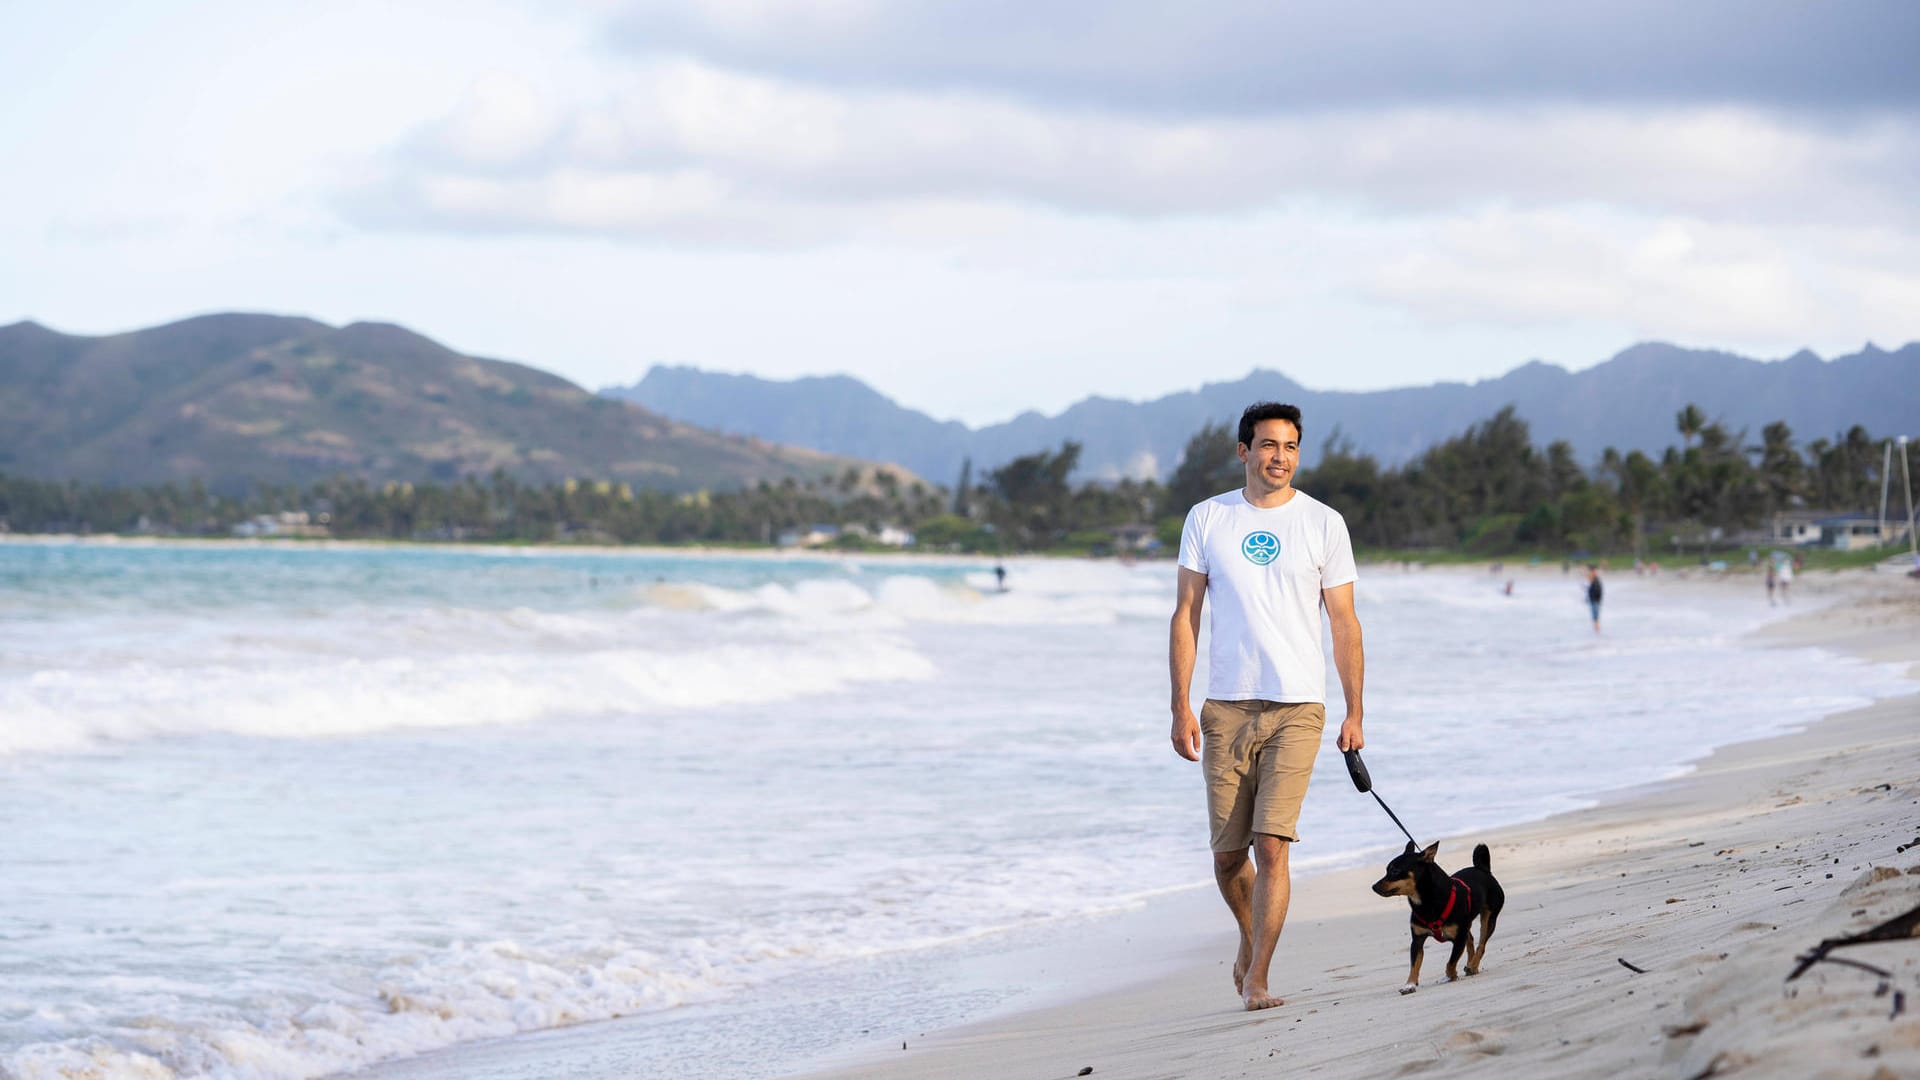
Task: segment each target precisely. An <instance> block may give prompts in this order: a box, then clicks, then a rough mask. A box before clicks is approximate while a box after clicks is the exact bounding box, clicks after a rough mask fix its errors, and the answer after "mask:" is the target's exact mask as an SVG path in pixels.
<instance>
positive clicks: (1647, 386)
mask: <svg viewBox="0 0 1920 1080" xmlns="http://www.w3.org/2000/svg"><path fill="white" fill-rule="evenodd" d="M1908 348H1909V349H1913V350H1915V351H1916V352H1920V345H1915V346H1908ZM1812 355H1813V354H1811V353H1809V352H1805V351H1803V352H1801V353H1799V354H1796V361H1798V360H1799V358H1801V357H1811V356H1812ZM1883 355H1884V354H1882V353H1880V352H1879V350H1877V349H1872V348H1871V347H1870V348H1869V349H1867V350H1863V352H1862V353H1861V354H1860V356H1859V357H1855V358H1845V357H1843V358H1840V359H1836V360H1834V361H1821V362H1820V363H1818V364H1817V365H1808V364H1805V363H1803V362H1795V363H1769V362H1763V361H1758V360H1751V359H1748V358H1745V357H1741V356H1737V355H1735V354H1733V353H1728V352H1722V351H1717V350H1711V349H1690V348H1686V347H1684V346H1680V345H1675V344H1672V343H1670V342H1664V341H1644V342H1639V343H1637V344H1634V345H1631V346H1629V347H1627V348H1625V349H1622V350H1621V351H1620V352H1619V353H1617V354H1616V355H1614V356H1613V357H1612V358H1611V359H1608V360H1605V361H1602V362H1601V363H1599V364H1597V365H1594V366H1593V367H1590V368H1586V369H1583V370H1581V371H1578V372H1574V371H1570V370H1569V369H1567V368H1566V367H1563V366H1561V365H1559V364H1555V363H1550V362H1548V361H1546V360H1542V359H1538V358H1535V359H1531V360H1528V361H1527V362H1526V363H1524V364H1521V365H1520V366H1518V367H1516V368H1514V369H1512V370H1510V371H1508V372H1506V373H1504V374H1502V375H1499V376H1496V377H1493V378H1487V379H1481V380H1478V381H1476V382H1473V383H1471V384H1469V383H1463V382H1441V383H1435V384H1432V385H1429V386H1423V387H1403V388H1398V389H1392V390H1381V391H1316V390H1309V389H1307V388H1306V387H1304V386H1302V385H1300V384H1299V383H1298V382H1296V381H1294V380H1293V379H1292V378H1290V377H1288V376H1287V375H1285V374H1284V373H1282V372H1280V371H1276V370H1273V369H1271V368H1255V369H1253V370H1251V371H1249V372H1248V373H1247V374H1246V375H1245V376H1243V377H1241V378H1239V379H1236V380H1233V381H1230V382H1209V383H1205V384H1203V385H1201V386H1200V387H1199V388H1198V389H1195V390H1185V391H1180V392H1177V393H1172V394H1167V395H1165V396H1163V397H1160V398H1156V399H1153V400H1150V401H1126V400H1122V399H1119V398H1114V397H1109V396H1107V395H1104V394H1096V395H1092V396H1089V397H1086V398H1083V399H1081V400H1080V401H1078V402H1075V403H1074V404H1073V405H1071V406H1069V407H1068V408H1066V409H1064V410H1062V411H1060V412H1058V413H1055V414H1052V415H1048V414H1045V413H1042V412H1040V411H1038V410H1032V409H1029V410H1026V411H1023V412H1021V413H1020V414H1019V415H1017V416H1015V417H1013V418H1012V419H1010V420H1007V421H1005V422H1003V423H999V424H990V425H987V426H985V427H981V428H978V429H972V428H968V427H966V426H965V425H962V424H959V423H955V422H947V423H945V424H942V423H939V422H937V421H934V420H933V419H932V418H930V417H928V416H926V415H925V414H923V413H919V412H916V411H914V410H911V409H906V408H903V407H901V406H899V405H897V404H895V403H894V402H892V401H891V400H889V399H888V398H886V397H885V396H884V395H881V394H880V393H879V392H877V391H875V390H874V389H873V388H871V387H869V386H867V385H866V384H865V383H862V382H860V381H859V380H857V379H851V378H847V377H844V376H842V377H835V378H834V379H833V380H831V381H829V380H825V379H819V380H804V379H803V380H793V381H789V382H776V381H771V380H763V379H756V378H754V377H752V376H733V375H718V374H711V373H705V372H701V371H699V370H698V369H695V368H687V367H682V368H675V369H672V370H673V377H672V378H671V379H670V380H669V379H656V378H655V376H656V374H657V373H658V372H659V371H660V369H658V368H656V369H654V371H651V372H649V373H648V376H647V378H646V379H643V380H642V381H641V382H640V383H639V384H636V385H635V386H634V387H631V388H628V389H624V390H621V389H613V390H608V391H603V393H608V394H610V395H614V396H620V397H626V398H629V399H630V400H635V401H639V402H641V403H642V404H644V405H646V406H648V407H649V408H652V409H654V410H655V411H657V412H660V413H664V414H665V415H668V416H675V417H680V418H682V419H686V420H688V421H690V422H693V423H704V424H708V425H710V426H719V427H728V426H730V425H746V426H748V427H750V428H752V429H753V430H755V431H758V432H760V433H762V434H765V435H766V436H768V437H770V438H776V439H781V440H783V441H787V442H793V443H798V444H800V445H803V446H812V447H815V448H816V449H823V450H832V451H834V452H837V453H845V454H854V455H857V456H861V457H873V458H880V459H885V460H894V461H899V462H901V463H902V464H904V465H906V466H907V467H908V468H910V469H913V470H914V471H915V472H917V473H919V474H921V475H923V476H929V477H933V478H935V479H938V480H946V481H949V482H950V481H951V479H952V478H953V477H956V476H957V475H958V473H959V469H960V462H961V461H962V460H963V459H970V460H971V461H972V463H973V469H974V476H975V477H976V478H979V477H984V476H985V475H986V473H987V472H988V471H990V470H991V469H993V468H996V467H998V466H999V465H1002V464H1004V463H1006V462H1007V461H1009V460H1011V459H1012V458H1014V457H1018V456H1021V455H1024V454H1031V453H1035V452H1037V451H1040V450H1051V449H1053V448H1055V447H1058V446H1059V445H1060V443H1061V442H1063V441H1065V440H1068V439H1071V440H1073V441H1076V442H1079V443H1080V444H1081V445H1082V448H1083V449H1082V454H1081V469H1080V474H1079V475H1080V478H1081V479H1091V478H1102V477H1106V478H1117V477H1121V476H1135V475H1140V470H1141V469H1142V468H1148V469H1151V470H1153V471H1154V472H1156V473H1158V474H1159V475H1163V476H1164V475H1165V474H1167V473H1168V472H1169V471H1171V470H1172V469H1173V468H1174V466H1175V465H1176V464H1177V463H1178V462H1179V460H1180V455H1181V453H1182V452H1183V451H1184V449H1185V447H1186V443H1187V440H1188V439H1190V438H1191V437H1192V436H1193V434H1194V433H1195V432H1197V431H1199V430H1200V428H1201V427H1202V426H1203V425H1205V424H1207V423H1209V422H1212V423H1227V424H1230V423H1232V422H1233V421H1234V420H1235V419H1236V418H1237V417H1238V416H1239V414H1240V411H1241V410H1242V409H1244V408H1245V407H1246V406H1247V405H1248V404H1250V403H1251V402H1253V401H1255V400H1279V401H1286V402H1290V403H1292V404H1296V405H1299V406H1300V407H1301V408H1302V410H1303V411H1304V414H1305V415H1304V421H1305V426H1306V429H1307V432H1308V435H1309V443H1310V451H1317V450H1318V448H1319V446H1320V442H1319V437H1320V435H1319V433H1322V432H1329V431H1333V430H1335V429H1338V430H1339V431H1340V432H1341V433H1342V435H1343V436H1345V437H1346V438H1348V439H1350V440H1351V442H1352V445H1353V446H1354V447H1355V448H1356V449H1358V450H1360V451H1362V452H1365V453H1370V454H1373V455H1374V456H1376V457H1377V458H1379V459H1381V460H1382V461H1383V462H1385V463H1388V464H1396V463H1399V462H1402V461H1405V460H1407V459H1408V458H1411V457H1413V456H1414V455H1416V454H1418V453H1420V452H1422V451H1424V450H1425V449H1426V448H1427V447H1429V446H1431V445H1433V444H1434V443H1436V442H1439V441H1441V440H1443V439H1446V438H1450V437H1452V436H1454V435H1458V434H1459V433H1460V432H1462V431H1465V430H1466V429H1467V427H1468V426H1469V425H1472V424H1475V423H1478V422H1480V421H1482V420H1486V419H1488V418H1489V417H1491V416H1493V415H1494V414H1495V413H1496V412H1498V411H1499V410H1500V409H1501V408H1503V407H1506V406H1508V405H1512V406H1514V407H1515V408H1516V410H1517V411H1518V414H1519V416H1520V417H1521V418H1522V419H1524V420H1526V421H1527V422H1528V423H1529V425H1530V426H1531V428H1532V432H1533V437H1534V439H1535V440H1536V441H1537V442H1540V443H1542V444H1544V443H1547V442H1551V441H1553V440H1556V439H1566V440H1567V441H1568V442H1570V443H1571V444H1572V445H1573V446H1574V449H1575V452H1576V453H1577V454H1579V455H1580V456H1581V458H1582V459H1583V460H1593V459H1597V458H1598V456H1599V454H1600V452H1601V451H1602V450H1603V449H1604V448H1606V447H1608V446H1613V447H1616V448H1619V449H1622V450H1626V449H1640V450H1647V451H1658V450H1661V449H1664V448H1665V447H1666V446H1667V445H1669V444H1670V443H1671V442H1672V441H1673V433H1672V427H1673V414H1674V413H1675V412H1676V411H1677V410H1678V409H1680V408H1681V407H1683V406H1684V405H1686V404H1687V403H1688V402H1693V403H1695V404H1698V405H1699V406H1700V407H1701V408H1703V409H1705V410H1707V411H1708V413H1709V414H1710V415H1713V416H1716V417H1722V418H1724V420H1725V421H1726V422H1727V423H1729V424H1731V425H1733V426H1736V427H1738V426H1748V427H1752V428H1753V429H1754V430H1758V428H1759V426H1760V425H1763V424H1765V423H1769V422H1771V421H1773V420H1776V419H1786V420H1787V421H1788V422H1789V424H1790V425H1792V426H1793V427H1794V428H1795V430H1802V429H1804V430H1808V431H1815V432H1824V431H1827V430H1830V429H1838V430H1844V429H1845V428H1846V427H1848V426H1850V425H1851V424H1853V423H1866V424H1867V425H1868V427H1869V428H1870V429H1874V430H1878V429H1881V428H1886V429H1889V430H1891V429H1892V428H1894V427H1897V426H1899V423H1898V422H1897V421H1896V420H1894V419H1893V414H1894V412H1895V411H1896V410H1895V406H1896V404H1897V403H1898V402H1900V401H1904V400H1909V399H1910V398H1911V396H1912V391H1911V388H1910V386H1906V385H1902V381H1901V380H1900V379H1899V378H1897V376H1896V375H1895V374H1893V373H1891V372H1890V370H1889V369H1890V368H1891V367H1892V366H1893V365H1892V364H1889V363H1886V362H1881V363H1877V364H1875V363H1868V364H1862V363H1858V362H1857V361H1858V360H1861V359H1866V360H1873V359H1875V358H1876V357H1880V356H1883ZM1815 359H1817V357H1816V358H1815ZM1849 359H1852V360H1854V361H1856V362H1853V363H1849V362H1848V361H1849ZM1911 377H1912V376H1911V373H1908V375H1907V376H1906V378H1907V380H1910V379H1911ZM843 379H844V380H845V381H844V382H843V381H841V380H843ZM669 383H671V385H669ZM1843 420H1844V422H1842V421H1843ZM1312 457H1313V454H1312V453H1311V452H1310V453H1309V455H1308V458H1309V460H1308V462H1307V464H1309V465H1311V464H1312ZM1143 463H1150V464H1144V465H1143Z"/></svg>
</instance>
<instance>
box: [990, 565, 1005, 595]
mask: <svg viewBox="0 0 1920 1080" xmlns="http://www.w3.org/2000/svg"><path fill="white" fill-rule="evenodd" d="M993 583H994V587H995V588H997V589H999V590H1000V591H1001V592H1006V591H1007V568H1006V567H1004V566H1002V565H1000V564H999V563H994V564H993Z"/></svg>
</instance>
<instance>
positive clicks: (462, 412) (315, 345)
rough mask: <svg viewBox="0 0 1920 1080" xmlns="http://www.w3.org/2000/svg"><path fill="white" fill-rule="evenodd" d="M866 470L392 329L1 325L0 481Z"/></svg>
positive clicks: (221, 487)
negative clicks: (88, 330) (2, 476)
mask: <svg viewBox="0 0 1920 1080" xmlns="http://www.w3.org/2000/svg"><path fill="white" fill-rule="evenodd" d="M850 466H852V467H858V468H861V469H862V470H865V469H867V468H869V467H871V466H870V463H867V462H863V461H858V460H856V459H853V458H848V457H843V456H839V455H834V454H829V453H823V452H820V451H815V450H807V449H801V448H797V447H791V446H781V445H776V444H772V443H768V442H765V441H762V440H759V439H754V438H748V437H742V436H734V435H723V434H719V433H716V432H712V431H708V430H706V429H703V428H700V427H696V426H694V425H692V424H688V423H684V422H680V421H675V420H669V419H667V418H665V417H662V416H660V415H659V414H657V413H654V412H651V411H649V410H647V409H645V408H643V407H641V406H638V405H634V404H631V403H627V402H619V401H614V400H611V399H609V398H605V397H601V396H598V395H595V394H592V393H589V392H588V391H586V390H584V389H582V388H581V387H579V386H576V385H574V384H573V383H571V382H568V381H567V380H565V379H563V378H560V377H559V376H557V375H552V374H549V373H547V372H543V371H539V370H536V369H534V368H531V367H528V366H526V365H524V364H516V363H511V362H508V361H502V360H489V359H482V358H479V357H472V356H466V355H463V354H461V353H457V352H455V351H453V350H451V349H448V348H447V347H445V346H443V345H441V344H439V343H438V342H435V341H433V340H432V339H430V338H427V337H424V336H422V335H420V334H417V333H414V332H413V331H411V330H408V329H406V328H404V327H400V326H394V325H391V324H386V323H370V322H360V323H353V324H350V325H348V326H343V327H332V326H329V325H327V324H325V323H321V322H317V321H315V320H312V319H307V318H300V317H295V316H280V315H261V314H219V315H205V316H199V317H196V318H191V319H185V320H182V321H180V322H175V323H169V324H167V325H164V326H158V327H153V328H150V329H145V330H136V331H132V332H129V333H124V334H113V335H108V336H103V337H82V336H77V335H70V334H62V333H59V332H57V331H54V330H50V329H48V328H46V327H44V326H41V325H39V324H38V323H34V322H20V323H15V324H13V325H11V326H5V327H0V471H4V472H10V473H15V474H18V475H22V476H30V477H36V478H43V479H62V480H76V481H82V482H88V483H102V484H110V485H133V484H155V483H166V482H178V483H185V482H189V481H192V480H196V479H198V480H201V481H203V482H204V483H205V484H206V485H207V486H208V487H209V488H210V489H212V490H214V491H221V492H238V491H244V490H247V489H249V488H251V487H253V486H254V485H256V484H260V483H271V484H284V483H296V484H305V483H311V482H313V481H316V480H321V479H325V478H327V477H331V476H336V475H340V474H346V475H349V476H356V477H362V478H365V479H368V480H371V481H376V482H378V481H388V480H392V481H415V480H437V481H442V482H446V481H452V480H457V479H459V478H460V477H463V476H486V475H489V474H491V473H493V472H494V471H495V470H503V471H505V472H506V473H508V474H509V475H512V476H514V477H516V478H518V479H521V480H525V481H530V482H553V481H558V480H563V479H566V478H569V477H578V478H583V479H586V478H591V479H596V480H610V481H616V482H626V483H631V484H633V485H635V486H638V487H645V488H653V489H663V490H668V491H696V490H723V489H729V488H737V487H741V486H745V485H750V484H754V483H758V482H759V481H761V480H767V481H770V482H774V483H778V482H779V481H781V480H783V479H785V478H788V477H792V478H794V479H796V480H806V479H813V478H818V477H821V476H823V475H826V474H829V473H833V474H839V473H842V472H844V470H845V469H847V468H848V467H850Z"/></svg>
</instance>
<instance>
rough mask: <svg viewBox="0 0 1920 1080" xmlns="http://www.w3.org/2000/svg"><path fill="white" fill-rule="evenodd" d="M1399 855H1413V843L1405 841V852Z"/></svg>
mask: <svg viewBox="0 0 1920 1080" xmlns="http://www.w3.org/2000/svg"><path fill="white" fill-rule="evenodd" d="M1400 854H1402V855H1411V854H1413V841H1411V840H1409V841H1407V850H1405V851H1403V852H1401V853H1400Z"/></svg>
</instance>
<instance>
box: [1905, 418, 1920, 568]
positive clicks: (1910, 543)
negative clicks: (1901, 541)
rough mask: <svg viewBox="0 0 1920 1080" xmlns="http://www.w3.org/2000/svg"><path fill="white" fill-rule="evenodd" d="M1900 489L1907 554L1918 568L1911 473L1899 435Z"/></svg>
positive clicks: (1919, 552) (1919, 547) (1919, 556)
mask: <svg viewBox="0 0 1920 1080" xmlns="http://www.w3.org/2000/svg"><path fill="white" fill-rule="evenodd" d="M1900 480H1901V484H1900V489H1901V490H1902V491H1905V492H1906V493H1907V554H1908V555H1909V556H1911V557H1912V558H1913V568H1914V569H1915V570H1920V546H1917V545H1920V541H1917V540H1915V538H1914V535H1913V474H1912V473H1911V472H1909V471H1908V469H1907V437H1906V436H1905V435H1902V436H1900Z"/></svg>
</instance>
